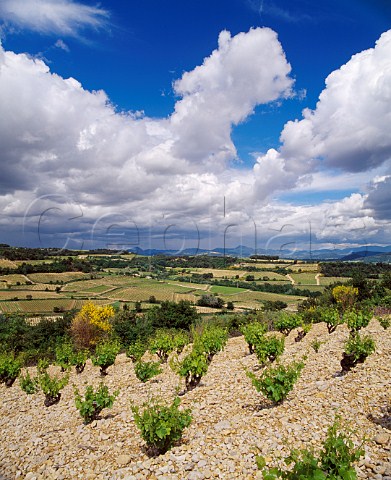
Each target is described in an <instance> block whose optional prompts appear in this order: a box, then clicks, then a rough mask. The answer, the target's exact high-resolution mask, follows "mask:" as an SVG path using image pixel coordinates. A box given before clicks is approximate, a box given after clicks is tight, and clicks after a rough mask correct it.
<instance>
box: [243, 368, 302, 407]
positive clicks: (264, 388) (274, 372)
mask: <svg viewBox="0 0 391 480" xmlns="http://www.w3.org/2000/svg"><path fill="white" fill-rule="evenodd" d="M303 368H304V363H303V362H294V363H292V364H290V365H288V366H284V365H278V366H276V367H269V368H267V369H266V370H264V371H263V372H262V375H261V377H260V378H257V377H256V376H255V375H254V373H252V372H249V371H247V372H246V374H247V376H248V377H249V378H250V379H251V381H252V384H253V385H254V387H255V388H256V390H257V392H262V393H263V394H264V395H265V396H266V397H267V398H268V399H269V400H271V401H273V402H274V403H276V404H278V403H281V402H283V401H284V400H285V398H286V397H287V396H288V393H289V392H290V391H291V390H292V388H293V385H294V384H295V383H296V381H297V379H298V378H299V376H300V372H301V370H302V369H303Z"/></svg>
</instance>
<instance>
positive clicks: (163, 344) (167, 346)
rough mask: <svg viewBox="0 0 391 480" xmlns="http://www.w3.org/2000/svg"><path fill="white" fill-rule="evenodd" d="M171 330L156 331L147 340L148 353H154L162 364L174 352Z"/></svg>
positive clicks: (172, 332)
mask: <svg viewBox="0 0 391 480" xmlns="http://www.w3.org/2000/svg"><path fill="white" fill-rule="evenodd" d="M174 332H175V331H173V330H171V329H170V330H167V329H158V330H156V332H155V334H154V335H153V337H151V338H150V339H149V347H148V348H149V351H150V352H151V353H156V355H157V356H158V357H159V359H160V361H161V362H162V363H166V362H167V359H168V356H169V354H170V353H171V352H173V351H174V350H175V344H174V341H173V339H174Z"/></svg>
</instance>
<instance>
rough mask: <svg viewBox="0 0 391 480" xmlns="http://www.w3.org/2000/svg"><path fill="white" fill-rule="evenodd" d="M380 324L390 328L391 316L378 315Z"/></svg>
mask: <svg viewBox="0 0 391 480" xmlns="http://www.w3.org/2000/svg"><path fill="white" fill-rule="evenodd" d="M377 319H378V321H379V323H380V325H381V326H382V327H383V328H384V330H387V328H389V327H390V326H391V321H390V316H389V315H387V316H384V317H381V316H379V317H377Z"/></svg>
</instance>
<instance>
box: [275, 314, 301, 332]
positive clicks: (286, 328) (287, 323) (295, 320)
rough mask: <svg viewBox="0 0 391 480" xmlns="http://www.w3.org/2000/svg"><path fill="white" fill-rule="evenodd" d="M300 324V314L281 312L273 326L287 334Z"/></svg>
mask: <svg viewBox="0 0 391 480" xmlns="http://www.w3.org/2000/svg"><path fill="white" fill-rule="evenodd" d="M300 325H301V318H300V315H295V314H289V313H285V312H281V314H280V318H279V319H278V320H277V321H276V322H275V324H274V326H275V328H276V329H277V330H278V331H279V332H281V333H283V334H284V335H286V336H287V335H289V333H290V332H291V331H292V330H293V329H295V328H297V327H299V326H300Z"/></svg>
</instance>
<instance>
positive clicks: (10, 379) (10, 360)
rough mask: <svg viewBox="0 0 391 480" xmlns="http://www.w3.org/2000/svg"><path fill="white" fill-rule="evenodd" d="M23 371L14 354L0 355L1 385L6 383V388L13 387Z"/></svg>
mask: <svg viewBox="0 0 391 480" xmlns="http://www.w3.org/2000/svg"><path fill="white" fill-rule="evenodd" d="M20 369H21V363H20V361H19V360H17V359H16V358H15V356H14V354H11V353H3V354H1V355H0V383H5V385H6V387H11V386H12V384H13V383H14V381H15V380H16V379H17V378H18V375H19V372H20Z"/></svg>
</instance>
